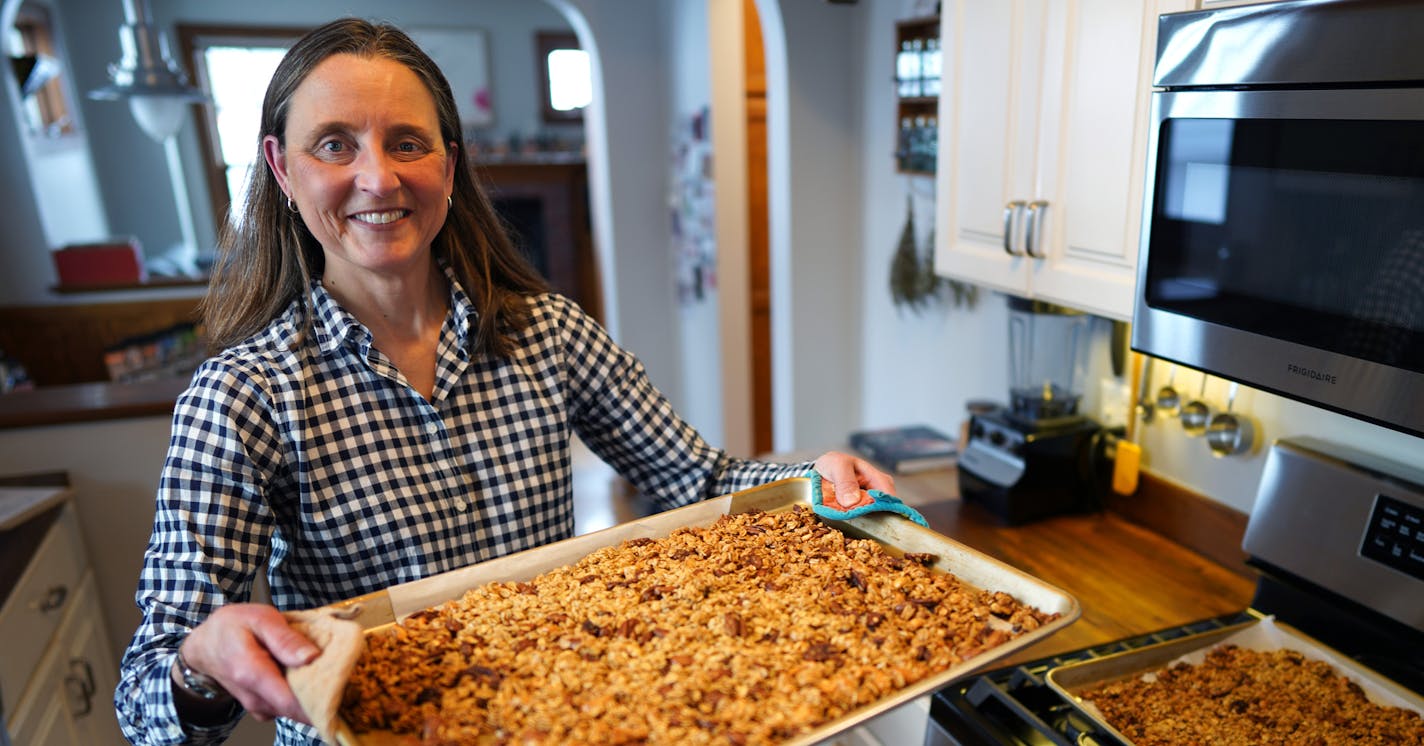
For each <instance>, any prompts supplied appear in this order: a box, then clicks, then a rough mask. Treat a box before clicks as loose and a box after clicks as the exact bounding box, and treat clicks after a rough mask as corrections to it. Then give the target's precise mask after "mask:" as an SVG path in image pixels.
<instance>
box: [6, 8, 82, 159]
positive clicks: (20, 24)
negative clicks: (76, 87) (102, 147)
mask: <svg viewBox="0 0 1424 746" xmlns="http://www.w3.org/2000/svg"><path fill="white" fill-rule="evenodd" d="M12 31H13V32H14V33H15V34H16V35H17V36H18V37H19V39H20V42H19V43H20V46H21V47H22V48H20V49H8V48H7V49H6V50H5V56H6V57H13V56H15V55H16V54H17V53H25V54H33V55H36V56H41V57H48V58H49V59H50V60H51V61H52V62H53V63H54V64H57V65H59V73H58V74H57V75H56V76H55V77H54V78H53V79H51V80H50V81H49V82H47V83H45V84H44V86H42V87H41V88H40V89H39V90H37V91H35V92H34V94H32V96H31V97H26V96H25V95H24V93H23V92H21V95H20V99H21V100H20V111H19V112H18V114H19V118H20V119H21V120H22V123H23V129H24V130H25V134H26V136H27V137H29V138H30V139H31V140H32V141H33V142H34V143H36V144H37V145H38V146H40V147H47V146H55V145H59V144H73V143H77V142H78V141H79V138H80V136H81V135H82V134H83V133H82V130H81V128H80V126H79V107H78V106H77V105H76V103H75V100H74V96H73V82H72V80H71V78H70V73H69V58H68V52H67V51H66V50H65V48H64V39H63V37H62V36H61V34H60V30H59V28H58V21H57V19H56V18H55V12H54V9H53V8H51V7H50V6H49V5H47V4H44V3H36V2H29V1H28V0H24V1H23V2H21V3H19V5H18V7H17V8H16V11H15V17H14V19H13V20H12V21H11V25H10V27H9V28H7V29H5V33H7V34H8V33H11V32H12ZM6 46H7V47H8V46H9V45H6ZM7 74H8V73H7ZM19 83H23V81H19ZM31 106H33V107H34V108H33V111H31V110H30V107H31Z"/></svg>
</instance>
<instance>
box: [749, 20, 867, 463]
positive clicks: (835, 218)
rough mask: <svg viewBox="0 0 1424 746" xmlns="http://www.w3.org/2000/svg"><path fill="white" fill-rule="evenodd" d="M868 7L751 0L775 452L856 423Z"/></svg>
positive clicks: (815, 443)
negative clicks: (762, 116)
mask: <svg viewBox="0 0 1424 746" xmlns="http://www.w3.org/2000/svg"><path fill="white" fill-rule="evenodd" d="M870 5H871V4H870V3H865V4H859V5H841V4H831V3H825V2H805V1H804V0H758V2H757V9H758V11H759V13H760V15H761V22H762V37H763V45H764V49H765V53H766V65H767V131H768V144H767V150H768V160H769V163H768V174H767V180H768V185H767V186H768V190H769V192H770V194H769V201H770V211H771V226H770V239H771V246H770V251H771V296H772V347H773V354H772V392H773V393H772V396H773V407H774V409H775V427H774V433H773V438H774V444H775V447H776V448H777V449H778V450H789V449H793V448H814V447H819V446H824V445H834V444H836V443H839V442H841V441H842V440H843V439H844V438H845V436H846V433H848V432H849V431H850V430H851V429H853V428H854V427H855V426H856V425H857V424H858V423H859V421H860V419H861V418H860V416H859V415H858V412H860V411H862V409H861V396H862V379H861V372H862V370H863V369H864V368H865V366H867V365H872V364H880V362H879V361H872V360H867V359H866V358H865V357H864V354H863V353H864V350H863V348H862V339H861V326H860V319H861V318H862V313H863V308H862V298H863V297H864V295H863V285H864V283H863V281H862V278H860V277H858V276H857V271H856V269H855V268H856V267H858V266H859V262H860V254H861V246H860V245H859V240H858V237H859V236H860V235H861V223H862V216H863V214H864V213H863V212H862V209H861V207H862V205H863V202H862V197H861V195H862V188H861V180H862V178H863V170H862V163H861V158H860V155H859V153H860V143H861V142H862V138H863V136H864V133H863V132H862V130H861V118H860V116H859V113H860V111H861V110H862V108H863V106H864V103H863V102H864V88H863V81H864V77H863V76H864V66H863V64H862V62H861V57H862V54H863V50H864V49H865V44H866V40H867V39H868V38H870V37H871V35H872V31H871V30H870V29H869V28H868V27H867V25H866V15H867V13H869V12H870V11H869V8H870Z"/></svg>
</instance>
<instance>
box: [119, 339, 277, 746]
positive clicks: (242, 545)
mask: <svg viewBox="0 0 1424 746" xmlns="http://www.w3.org/2000/svg"><path fill="white" fill-rule="evenodd" d="M269 401H270V400H269V398H268V397H266V396H264V395H263V394H262V393H261V391H260V389H259V387H258V386H256V385H254V384H253V383H252V378H251V377H250V376H247V375H243V374H242V373H240V372H239V371H237V370H235V369H233V368H232V367H230V366H229V365H226V364H223V363H222V362H219V361H217V360H210V361H208V362H206V363H204V365H203V366H202V367H201V368H199V370H198V371H197V372H196V373H195V374H194V377H193V382H192V383H191V384H190V386H189V388H188V389H187V391H185V392H184V393H183V395H182V396H180V397H179V399H178V402H177V405H176V407H175V409H174V415H173V429H172V435H171V437H170V439H169V445H168V454H167V457H166V459H165V461H164V465H163V472H162V476H161V477H160V480H159V485H158V495H157V501H156V508H155V514H154V523H153V534H152V536H151V537H150V539H149V542H148V547H147V549H146V550H145V551H144V558H143V568H142V570H141V572H140V575H139V582H138V590H137V592H136V593H135V596H134V600H135V601H136V603H137V604H138V607H139V610H140V612H141V613H142V619H141V621H140V623H139V627H138V629H137V631H135V633H134V636H133V639H132V640H131V641H130V643H129V645H128V648H127V649H126V650H125V651H124V655H123V658H122V660H121V661H120V663H119V684H118V688H117V689H116V691H115V693H114V705H115V708H116V709H117V714H118V718H119V724H120V726H121V727H122V729H123V732H124V736H125V737H126V738H128V739H129V740H130V741H131V742H133V743H143V744H177V743H218V742H221V741H222V740H224V739H225V738H226V737H227V736H228V734H229V733H230V732H231V731H232V729H233V727H235V726H236V724H237V721H238V719H239V718H240V716H241V714H240V711H239V713H238V714H235V715H234V716H233V719H232V720H231V721H230V722H228V723H225V724H223V725H220V726H216V727H212V728H197V727H193V726H189V725H187V724H184V723H182V722H180V721H179V720H178V717H177V712H176V710H175V709H174V704H173V691H172V685H171V683H170V678H169V677H170V673H169V672H170V670H171V668H172V665H173V661H174V658H175V656H176V655H177V649H178V646H179V644H180V643H182V641H183V639H184V638H185V637H186V636H187V634H188V633H189V632H190V631H191V630H192V629H193V628H194V627H196V626H197V625H198V624H199V623H200V622H201V621H203V620H204V619H205V618H207V616H208V615H209V614H211V613H212V612H213V610H215V609H216V608H218V606H220V605H222V604H224V603H228V602H236V601H245V600H247V599H248V598H249V597H250V595H251V592H252V582H253V579H254V577H255V576H256V573H257V572H259V571H260V569H261V567H262V566H263V564H264V563H265V561H266V558H267V554H268V551H269V549H268V547H269V546H270V538H271V536H272V525H273V519H272V515H271V512H270V511H269V510H268V508H267V506H266V503H265V502H264V500H263V495H264V491H265V489H266V485H267V484H268V482H269V479H270V475H271V474H272V464H274V463H276V462H277V461H278V454H279V447H278V442H279V441H278V438H277V436H276V430H275V428H274V426H273V423H272V419H271V416H270V412H271V407H270V405H269Z"/></svg>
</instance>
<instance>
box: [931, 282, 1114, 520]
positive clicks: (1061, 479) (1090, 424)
mask: <svg viewBox="0 0 1424 746" xmlns="http://www.w3.org/2000/svg"><path fill="white" fill-rule="evenodd" d="M1091 322H1092V316H1089V315H1088V314H1085V313H1081V312H1078V311H1073V310H1070V309H1066V308H1062V307H1060V306H1055V305H1052V304H1049V303H1044V302H1042V301H1033V300H1028V299H1024V298H1017V297H1012V296H1010V297H1009V405H1008V407H1002V406H999V407H987V408H986V407H982V406H981V407H976V408H975V409H974V410H973V412H972V415H971V418H970V420H969V436H968V440H967V443H966V445H965V448H964V450H963V452H962V453H961V454H960V457H959V465H958V469H959V494H960V496H961V497H963V498H964V500H966V501H967V502H973V503H978V504H981V505H983V506H984V507H985V508H987V509H988V510H989V512H991V513H993V514H994V515H995V516H997V517H998V518H999V519H1000V520H1001V521H1003V522H1005V523H1008V524H1010V525H1014V524H1020V523H1027V522H1029V521H1034V520H1038V519H1040V518H1047V517H1049V516H1054V515H1061V514H1064V513H1076V512H1084V511H1089V510H1095V509H1097V508H1099V507H1100V502H1101V499H1100V491H1099V490H1100V488H1099V485H1100V484H1103V483H1104V479H1105V477H1104V475H1103V474H1100V473H1099V472H1100V471H1102V469H1103V467H1102V466H1101V463H1102V461H1103V460H1101V459H1097V458H1095V454H1096V452H1097V451H1098V450H1100V449H1101V448H1102V447H1103V446H1104V443H1103V440H1104V438H1103V437H1102V433H1103V428H1102V427H1101V426H1099V425H1098V423H1096V422H1094V421H1093V420H1092V419H1090V418H1088V417H1086V416H1085V415H1083V414H1080V413H1079V411H1078V404H1079V402H1080V400H1081V399H1082V391H1083V385H1084V378H1085V376H1086V372H1087V356H1088V347H1089V336H1090V332H1091Z"/></svg>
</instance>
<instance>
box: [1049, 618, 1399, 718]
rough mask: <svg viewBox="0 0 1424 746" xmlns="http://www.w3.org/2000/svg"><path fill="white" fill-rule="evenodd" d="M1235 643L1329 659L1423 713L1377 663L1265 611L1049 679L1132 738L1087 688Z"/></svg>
mask: <svg viewBox="0 0 1424 746" xmlns="http://www.w3.org/2000/svg"><path fill="white" fill-rule="evenodd" d="M1225 644H1233V645H1238V646H1240V647H1243V648H1248V649H1251V650H1260V651H1271V650H1281V649H1288V650H1295V651H1297V652H1299V653H1301V654H1302V655H1304V656H1305V657H1307V658H1312V659H1315V660H1321V661H1324V662H1326V663H1328V664H1330V665H1331V666H1332V667H1334V669H1335V670H1336V671H1338V672H1339V673H1341V674H1343V675H1345V676H1348V677H1350V678H1351V679H1353V680H1354V681H1355V683H1357V684H1359V685H1360V687H1361V688H1362V689H1364V691H1365V694H1366V695H1367V696H1368V697H1369V699H1370V701H1372V702H1375V703H1376V704H1383V705H1389V706H1392V707H1403V708H1406V709H1410V710H1414V711H1415V712H1419V713H1424V697H1421V696H1420V695H1418V694H1416V693H1414V692H1412V691H1410V690H1409V689H1406V688H1405V687H1403V686H1400V685H1399V684H1396V683H1395V682H1393V681H1391V680H1390V679H1389V678H1387V677H1385V676H1384V675H1383V674H1380V673H1379V672H1377V671H1374V670H1373V669H1370V668H1367V667H1365V666H1363V665H1361V664H1360V663H1358V662H1356V661H1355V660H1353V659H1351V658H1349V657H1347V656H1344V655H1342V654H1340V653H1337V652H1336V651H1335V650H1334V649H1332V648H1329V647H1327V646H1326V645H1324V644H1323V643H1320V642H1318V641H1316V640H1315V639H1314V638H1311V637H1309V636H1307V635H1306V634H1304V633H1302V632H1300V631H1299V630H1296V629H1295V628H1293V627H1291V626H1289V625H1286V624H1282V623H1280V622H1277V621H1275V619H1274V618H1272V617H1265V618H1262V619H1258V620H1255V621H1250V622H1244V623H1241V624H1236V625H1232V626H1229V627H1223V628H1221V629H1215V630H1211V631H1209V632H1203V633H1200V634H1196V635H1189V636H1187V637H1181V638H1178V639H1175V640H1169V641H1167V642H1162V643H1158V644H1156V645H1148V646H1146V647H1142V648H1138V649H1136V650H1128V651H1125V652H1122V653H1114V654H1112V655H1105V656H1103V657H1101V658H1094V659H1092V660H1087V661H1080V662H1077V663H1068V664H1065V665H1062V666H1058V667H1056V668H1053V669H1050V670H1049V672H1048V674H1047V677H1046V678H1047V680H1048V685H1049V686H1050V687H1052V688H1053V689H1055V690H1057V691H1058V693H1060V694H1062V695H1064V696H1066V697H1068V698H1070V699H1071V700H1072V701H1074V702H1076V703H1078V704H1079V705H1080V707H1081V709H1082V710H1083V711H1084V712H1085V713H1087V714H1088V715H1089V716H1091V717H1092V718H1093V719H1094V720H1095V722H1096V723H1097V724H1098V726H1099V727H1101V728H1103V729H1104V730H1106V731H1108V732H1109V733H1112V735H1113V736H1115V737H1116V738H1118V739H1119V740H1121V741H1122V742H1123V743H1132V741H1131V740H1130V739H1129V738H1127V736H1124V735H1123V734H1122V733H1120V732H1118V730H1117V729H1116V728H1114V727H1113V726H1112V725H1111V724H1110V723H1108V722H1107V720H1106V719H1104V718H1103V716H1102V713H1101V712H1099V711H1098V709H1097V708H1096V707H1094V706H1093V704H1092V701H1091V700H1089V699H1087V698H1085V697H1084V696H1083V694H1084V693H1085V692H1089V691H1092V690H1093V689H1096V688H1097V687H1099V686H1102V685H1104V684H1111V683H1113V682H1116V681H1122V680H1125V679H1133V678H1138V677H1141V676H1144V675H1147V674H1150V673H1152V672H1154V671H1159V670H1161V669H1163V668H1166V667H1167V666H1170V665H1172V664H1174V663H1176V662H1178V661H1182V662H1186V663H1191V664H1196V663H1200V662H1201V660H1202V659H1203V658H1205V656H1206V654H1207V652H1208V651H1210V650H1211V649H1213V648H1215V647H1217V646H1218V645H1225Z"/></svg>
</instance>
